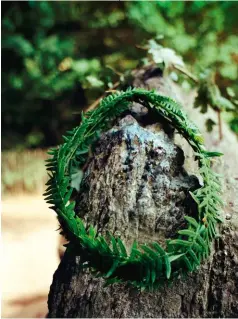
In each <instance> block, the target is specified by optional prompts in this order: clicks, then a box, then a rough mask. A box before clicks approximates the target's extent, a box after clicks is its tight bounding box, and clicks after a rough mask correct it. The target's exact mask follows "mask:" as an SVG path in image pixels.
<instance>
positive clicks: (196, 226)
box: [184, 216, 199, 228]
mask: <svg viewBox="0 0 238 319" xmlns="http://www.w3.org/2000/svg"><path fill="white" fill-rule="evenodd" d="M184 219H186V221H188V222H189V224H192V225H193V226H194V227H195V228H198V227H199V224H198V222H197V221H196V219H195V218H193V217H190V216H184Z"/></svg>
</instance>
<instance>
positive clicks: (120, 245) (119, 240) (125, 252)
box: [117, 238, 127, 257]
mask: <svg viewBox="0 0 238 319" xmlns="http://www.w3.org/2000/svg"><path fill="white" fill-rule="evenodd" d="M117 242H118V244H119V247H120V250H121V254H122V256H123V257H127V251H126V247H125V246H124V244H123V242H122V241H121V239H120V238H117Z"/></svg>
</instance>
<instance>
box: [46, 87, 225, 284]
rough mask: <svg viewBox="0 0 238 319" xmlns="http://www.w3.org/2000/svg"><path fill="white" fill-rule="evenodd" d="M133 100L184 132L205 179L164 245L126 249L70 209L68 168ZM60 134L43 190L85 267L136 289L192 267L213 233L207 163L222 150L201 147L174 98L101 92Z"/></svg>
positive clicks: (213, 195) (212, 188)
mask: <svg viewBox="0 0 238 319" xmlns="http://www.w3.org/2000/svg"><path fill="white" fill-rule="evenodd" d="M133 101H136V102H139V103H142V104H144V105H145V106H147V107H150V108H153V109H155V110H156V111H157V112H158V114H160V115H161V116H162V117H164V118H165V119H166V120H167V121H168V122H169V123H170V124H172V125H173V126H174V128H175V129H177V130H178V132H179V133H180V134H182V135H183V136H184V138H185V139H186V140H187V141H188V143H189V144H190V145H191V147H192V148H193V150H194V152H195V156H196V159H197V160H198V164H199V171H200V174H201V176H202V178H203V184H204V185H203V186H202V187H201V188H199V189H197V190H195V191H194V192H190V194H191V197H192V198H193V199H194V201H195V202H196V204H197V205H198V211H199V219H198V220H196V219H195V218H193V217H189V216H185V220H186V221H187V228H186V229H183V230H180V231H179V232H178V238H177V239H174V240H168V242H167V248H166V249H164V248H162V247H161V246H160V245H159V244H158V243H157V242H153V243H151V244H150V245H139V244H138V243H137V242H134V243H133V245H132V247H131V251H130V253H128V252H127V249H126V246H125V244H124V243H123V241H122V240H121V239H120V238H116V237H115V236H113V235H112V234H108V236H107V238H109V240H106V239H105V238H104V237H103V236H101V235H99V234H98V233H97V231H96V229H95V227H93V226H90V227H89V228H88V229H86V227H85V225H84V222H83V221H82V220H81V219H80V218H79V217H78V216H76V214H75V211H74V207H75V202H73V201H72V202H70V199H71V195H72V192H73V187H71V181H72V172H75V171H77V170H79V169H80V168H81V167H80V165H82V163H84V162H85V160H86V155H87V154H88V152H89V149H90V146H91V145H92V144H93V143H94V142H95V141H96V139H97V138H98V133H99V132H103V131H105V130H106V129H108V128H110V126H111V125H112V123H113V121H114V119H116V118H117V117H118V116H119V115H120V114H122V113H123V112H124V111H126V110H128V109H129V107H130V105H131V103H132V102H133ZM63 139H64V143H63V144H62V145H61V146H60V147H58V148H54V149H51V150H49V152H48V154H49V155H50V156H51V158H50V159H48V160H47V162H46V168H47V170H48V171H49V180H48V182H47V183H46V185H47V188H46V191H45V193H44V196H46V198H45V199H46V202H47V203H49V204H50V205H51V207H50V208H51V209H53V210H54V211H55V212H56V213H57V215H58V219H59V222H60V224H61V228H62V232H63V234H64V235H65V236H66V237H67V239H68V240H69V241H70V244H69V245H68V248H70V247H72V249H73V250H74V252H75V253H78V254H79V255H80V257H81V261H82V264H84V267H87V268H90V269H91V270H93V271H94V272H95V275H97V276H102V277H104V278H105V279H106V284H112V283H118V282H123V281H124V282H128V283H129V284H132V285H134V286H135V287H139V288H140V289H145V288H146V289H155V288H158V287H160V286H161V285H162V284H163V283H164V282H165V281H168V282H171V281H172V279H173V278H175V277H176V276H177V274H179V273H180V272H181V270H182V273H187V272H189V271H193V270H195V269H196V268H197V267H198V266H199V264H200V263H201V262H202V260H204V258H206V257H207V256H208V254H209V251H210V246H211V242H212V240H213V239H214V238H216V236H217V231H216V225H217V223H218V222H219V221H220V215H219V211H220V207H221V205H222V201H221V199H220V193H221V183H220V181H219V177H218V176H217V174H215V173H214V172H213V171H212V169H211V165H210V158H212V157H215V156H221V153H218V152H208V151H206V150H205V147H204V145H203V138H202V136H201V134H200V132H199V130H198V128H197V127H196V126H195V125H194V124H193V123H191V122H190V121H189V120H188V118H187V117H186V115H185V114H184V113H183V111H182V108H181V106H180V105H179V104H178V103H176V102H175V101H174V100H172V99H171V98H168V97H165V96H162V95H159V94H158V93H157V92H155V91H147V90H144V89H138V88H129V89H128V90H126V91H125V92H123V91H118V92H116V93H113V94H111V95H109V96H107V97H106V98H104V99H103V100H102V101H101V102H100V105H99V107H98V108H97V109H95V110H92V111H90V112H87V113H85V114H82V122H81V125H80V126H79V127H76V128H74V129H73V130H71V131H68V132H67V135H66V136H64V137H63Z"/></svg>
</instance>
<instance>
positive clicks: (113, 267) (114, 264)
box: [105, 260, 119, 277]
mask: <svg viewBox="0 0 238 319" xmlns="http://www.w3.org/2000/svg"><path fill="white" fill-rule="evenodd" d="M118 264H119V260H114V262H113V264H112V267H111V268H110V269H109V271H108V272H107V274H106V276H105V277H110V276H111V275H112V274H113V273H114V271H115V270H116V269H117V267H118Z"/></svg>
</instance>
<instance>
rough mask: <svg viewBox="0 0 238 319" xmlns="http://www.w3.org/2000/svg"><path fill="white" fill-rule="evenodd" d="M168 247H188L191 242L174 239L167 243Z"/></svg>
mask: <svg viewBox="0 0 238 319" xmlns="http://www.w3.org/2000/svg"><path fill="white" fill-rule="evenodd" d="M169 245H179V246H183V247H190V246H191V245H192V242H189V241H186V240H182V239H174V240H170V241H169Z"/></svg>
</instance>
